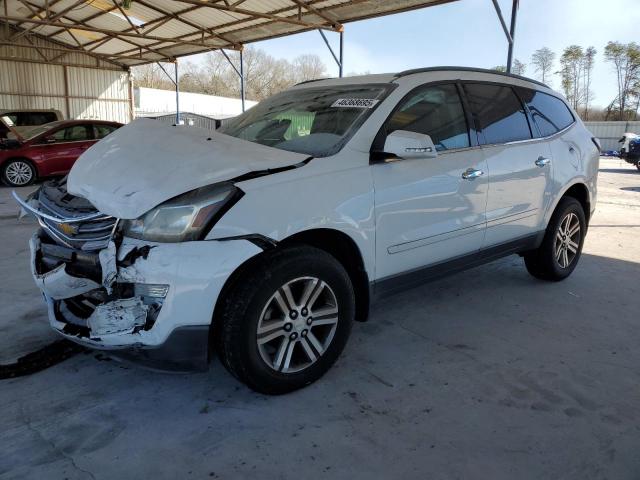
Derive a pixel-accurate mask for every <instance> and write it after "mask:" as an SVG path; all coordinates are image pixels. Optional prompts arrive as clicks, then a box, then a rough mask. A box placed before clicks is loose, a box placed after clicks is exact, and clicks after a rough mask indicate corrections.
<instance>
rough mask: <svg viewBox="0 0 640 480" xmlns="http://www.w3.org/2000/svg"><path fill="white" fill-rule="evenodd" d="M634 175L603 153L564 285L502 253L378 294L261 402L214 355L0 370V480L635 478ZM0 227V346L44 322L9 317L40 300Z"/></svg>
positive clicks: (16, 237) (638, 404)
mask: <svg viewBox="0 0 640 480" xmlns="http://www.w3.org/2000/svg"><path fill="white" fill-rule="evenodd" d="M637 187H640V174H638V173H637V171H636V170H635V169H634V168H633V167H631V166H630V165H627V164H625V163H623V162H620V161H616V160H604V161H603V162H602V169H601V176H600V204H599V207H598V211H597V213H596V215H595V217H594V219H593V221H592V224H591V229H590V232H589V235H588V237H587V241H586V245H585V253H584V256H583V258H582V259H581V263H580V265H579V266H578V268H577V269H576V271H575V272H574V274H573V275H572V276H571V277H570V278H569V279H567V280H566V281H565V282H561V283H554V284H550V283H543V282H539V281H536V280H535V279H533V278H531V277H530V276H529V275H528V274H527V273H526V271H525V270H524V267H523V265H522V260H521V259H520V258H518V257H509V258H506V259H504V260H501V261H498V262H496V263H493V264H490V265H486V266H483V267H480V268H477V269H474V270H470V271H467V272H464V273H461V274H458V275H455V276H452V277H449V278H446V279H443V280H440V281H438V282H435V283H431V284H428V285H425V286H423V287H420V288H416V289H414V290H411V291H407V292H405V293H403V294H400V295H397V296H395V297H391V298H389V299H386V300H385V301H384V303H382V304H381V305H378V306H377V307H376V308H375V309H374V310H373V312H372V316H371V319H370V321H369V322H368V323H366V324H356V325H355V326H354V330H353V334H352V337H351V340H350V342H349V345H348V346H347V349H346V351H345V353H344V355H343V356H342V357H341V358H340V360H339V361H338V363H337V365H336V366H335V367H334V368H333V369H332V370H331V371H330V372H329V373H328V374H327V375H326V376H325V377H324V378H323V379H322V380H320V381H319V382H318V383H316V384H314V385H312V386H310V387H308V388H306V389H304V390H302V391H299V392H296V393H293V394H291V395H286V396H282V397H265V396H261V395H257V394H255V393H253V392H251V391H249V390H248V389H246V388H245V387H244V386H242V385H241V384H239V383H238V382H236V381H235V380H234V379H233V378H232V377H231V376H230V375H229V374H228V373H227V372H226V371H225V370H224V369H223V368H222V367H221V365H220V363H219V362H217V361H216V362H215V363H214V365H213V367H212V369H211V371H210V372H208V373H203V374H193V375H175V374H174V375H168V374H159V373H154V372H149V371H146V370H141V369H139V368H136V367H130V366H127V365H123V364H120V363H117V362H115V361H106V359H105V357H104V356H102V355H99V354H80V355H76V356H75V357H73V358H71V359H70V360H68V361H66V362H63V363H61V364H59V365H56V366H55V367H52V368H50V369H48V370H45V371H42V372H40V373H38V374H35V375H32V376H29V377H24V378H18V379H13V380H7V381H2V382H0V409H2V411H3V415H2V417H1V418H0V452H1V453H0V479H2V480H5V479H17V478H70V479H75V478H78V479H86V478H89V476H90V475H89V473H88V472H91V473H92V474H93V475H94V478H95V479H96V480H102V479H111V478H153V479H154V480H155V479H175V478H181V479H182V478H185V479H188V478H233V479H235V478H247V479H249V478H269V477H270V478H283V479H288V478H292V479H293V478H305V480H306V479H316V478H331V479H342V478H344V479H347V478H348V479H353V478H403V479H413V478H415V479H424V478H429V479H457V478H464V479H468V478H479V479H491V480H502V479H504V480H513V479H518V480H529V479H544V480H547V479H555V478H562V479H563V480H586V479H601V478H610V479H616V480H618V479H630V480H631V479H635V478H637V476H638V472H640V456H639V455H638V451H639V450H640V388H639V387H638V385H640V368H639V367H638V365H640V349H639V348H638V345H639V344H640V328H639V320H638V318H639V316H638V311H640V308H639V307H640V298H639V297H638V284H639V283H640V250H639V249H638V247H637V244H638V232H639V231H640V191H638V190H634V189H635V188H637ZM0 190H1V189H0ZM9 225H13V224H10V223H6V222H5V223H0V240H1V241H2V244H3V245H4V246H5V249H8V250H11V249H14V250H11V251H12V252H14V253H15V254H14V255H13V257H11V258H10V256H9V255H7V256H5V257H2V258H1V259H0V262H3V263H2V264H1V265H2V268H3V270H2V271H3V273H4V272H5V271H7V269H9V271H11V272H14V273H15V275H17V276H16V277H15V278H18V280H13V279H12V281H11V282H9V281H8V278H9V277H7V276H6V275H3V276H2V277H0V299H1V300H2V304H3V305H8V310H7V309H6V308H5V309H3V310H1V311H0V330H1V332H2V334H1V335H0V352H2V353H4V351H5V349H6V348H13V347H12V345H13V344H14V343H16V342H26V341H27V339H28V338H29V337H31V338H32V340H31V341H32V342H35V341H36V340H35V339H33V337H34V336H38V335H40V334H41V333H42V332H41V331H40V330H38V329H36V328H35V327H30V328H29V329H28V331H29V332H30V333H29V335H26V334H25V333H23V331H24V329H25V328H26V326H28V325H29V324H26V325H25V324H23V323H21V321H20V320H17V317H18V316H19V314H20V312H24V314H27V313H29V312H31V311H33V312H34V313H33V316H34V317H37V316H38V315H39V313H37V314H36V313H35V312H36V309H38V310H37V312H40V310H39V308H40V307H39V305H40V303H41V302H40V298H39V297H37V291H36V290H35V287H32V286H31V285H30V284H27V283H24V282H23V280H22V279H21V278H22V277H20V276H19V275H20V274H19V272H20V271H21V270H20V268H28V266H27V263H26V262H27V261H26V258H27V256H28V252H23V253H18V252H19V248H25V247H24V246H21V247H18V246H19V245H21V244H20V243H19V242H18V241H20V242H25V245H26V241H27V239H28V238H29V236H30V231H28V230H26V229H25V230H23V229H21V228H20V227H14V226H12V227H11V228H10V229H7V228H6V226H9ZM7 240H9V241H8V242H7ZM25 275H27V276H28V275H29V273H28V271H26V270H25ZM29 280H30V279H29ZM7 291H9V292H10V294H9V293H5V292H7ZM41 320H42V321H44V319H43V318H42V319H41ZM24 418H27V419H29V423H30V424H31V425H32V426H33V427H35V428H36V429H37V431H39V432H40V433H41V435H42V438H41V437H40V436H38V434H37V433H36V432H34V431H32V430H31V429H30V428H29V427H28V425H26V424H25V422H24ZM46 439H49V440H51V441H52V442H53V445H51V443H45V441H46ZM54 447H55V448H54ZM60 452H63V453H64V455H62V454H61V453H60ZM65 455H66V456H68V457H70V458H71V459H72V460H73V462H74V463H75V466H76V467H79V468H80V469H82V470H83V471H84V472H83V471H80V470H77V469H76V468H75V467H74V465H73V464H72V463H71V462H70V459H69V458H66V457H65ZM302 472H304V473H302Z"/></svg>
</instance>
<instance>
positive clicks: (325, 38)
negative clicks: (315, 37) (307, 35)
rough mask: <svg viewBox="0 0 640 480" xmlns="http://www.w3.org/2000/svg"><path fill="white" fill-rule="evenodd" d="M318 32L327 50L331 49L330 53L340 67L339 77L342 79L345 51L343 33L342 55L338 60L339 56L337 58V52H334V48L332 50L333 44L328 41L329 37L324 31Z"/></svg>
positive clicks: (341, 41)
mask: <svg viewBox="0 0 640 480" xmlns="http://www.w3.org/2000/svg"><path fill="white" fill-rule="evenodd" d="M318 32H320V35H321V36H322V39H323V40H324V43H325V44H326V45H327V48H328V49H329V52H331V56H332V57H333V59H334V60H335V62H336V64H337V65H338V75H339V76H340V77H342V65H343V50H344V40H343V32H342V31H340V51H339V52H338V55H340V57H339V58H338V56H336V54H335V52H334V51H333V48H331V44H330V43H329V40H327V37H326V35H325V34H324V32H323V31H322V30H320V29H318Z"/></svg>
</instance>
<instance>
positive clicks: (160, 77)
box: [132, 63, 173, 90]
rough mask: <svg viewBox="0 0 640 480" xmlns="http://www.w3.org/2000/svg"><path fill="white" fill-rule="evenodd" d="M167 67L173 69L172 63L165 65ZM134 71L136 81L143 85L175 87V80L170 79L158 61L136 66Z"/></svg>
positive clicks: (163, 87)
mask: <svg viewBox="0 0 640 480" xmlns="http://www.w3.org/2000/svg"><path fill="white" fill-rule="evenodd" d="M167 68H171V69H173V67H172V66H171V65H168V66H165V69H167ZM167 71H169V70H167ZM132 72H133V78H134V82H135V83H136V84H138V85H139V86H141V87H149V88H161V89H163V90H168V89H170V88H173V82H172V81H171V80H169V77H167V75H166V74H165V73H164V72H163V71H162V68H160V66H159V65H158V64H157V63H149V64H147V65H142V66H140V67H134V68H133V69H132Z"/></svg>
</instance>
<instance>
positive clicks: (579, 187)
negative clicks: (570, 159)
mask: <svg viewBox="0 0 640 480" xmlns="http://www.w3.org/2000/svg"><path fill="white" fill-rule="evenodd" d="M563 197H572V198H575V199H576V200H577V201H578V202H580V205H582V209H583V210H584V217H585V219H586V220H587V225H588V224H589V219H590V217H591V197H590V195H589V188H588V187H587V185H586V184H584V183H582V182H577V183H574V184H573V185H571V186H570V187H569V188H567V189H566V190H565V191H564V193H563V194H562V197H561V198H563ZM556 207H557V205H556Z"/></svg>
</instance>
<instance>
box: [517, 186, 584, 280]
mask: <svg viewBox="0 0 640 480" xmlns="http://www.w3.org/2000/svg"><path fill="white" fill-rule="evenodd" d="M571 214H574V215H576V216H577V218H578V222H579V224H580V232H579V233H580V239H579V241H578V242H575V243H577V244H578V248H577V252H576V253H575V254H574V257H573V258H572V260H571V262H570V263H569V264H568V266H566V267H565V266H562V265H561V264H560V261H559V260H557V258H556V246H557V245H556V241H557V240H556V239H557V235H558V234H559V229H560V227H561V225H563V221H565V219H566V218H567V216H569V215H571ZM586 233H587V222H586V219H585V214H584V209H583V208H582V205H581V204H580V202H578V201H577V200H576V199H575V198H572V197H564V198H562V199H561V200H560V203H558V206H557V207H556V210H555V212H553V215H552V216H551V220H550V221H549V225H547V230H546V232H545V235H544V239H543V240H542V243H541V244H540V247H538V249H537V250H533V251H531V252H527V253H526V254H525V255H524V262H525V265H526V267H527V270H528V271H529V273H530V274H531V275H533V276H534V277H536V278H539V279H541V280H548V281H554V282H557V281H560V280H564V279H565V278H567V277H568V276H569V275H571V273H572V272H573V270H574V269H575V268H576V265H577V264H578V261H579V260H580V255H581V254H582V246H583V245H584V238H585V235H586ZM560 236H562V235H561V234H560Z"/></svg>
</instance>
